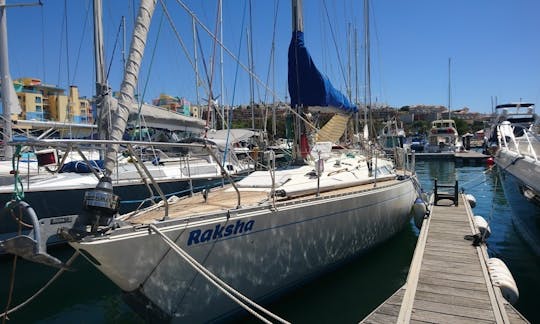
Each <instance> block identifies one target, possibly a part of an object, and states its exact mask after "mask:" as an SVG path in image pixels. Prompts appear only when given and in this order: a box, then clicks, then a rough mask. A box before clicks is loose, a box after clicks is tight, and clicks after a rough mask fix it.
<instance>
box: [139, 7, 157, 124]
mask: <svg viewBox="0 0 540 324" xmlns="http://www.w3.org/2000/svg"><path fill="white" fill-rule="evenodd" d="M162 26H163V12H162V13H161V18H160V19H159V25H158V30H157V35H156V42H155V43H154V48H153V49H152V55H151V56H150V65H149V66H148V73H147V74H146V80H145V82H144V87H143V92H142V96H141V98H140V100H139V108H138V111H137V115H138V116H139V119H138V120H137V125H136V127H140V126H141V122H140V116H141V110H142V106H143V102H144V96H145V95H146V89H148V82H149V81H150V71H151V70H152V65H153V64H154V58H155V56H156V49H157V47H158V40H159V36H160V35H161V27H162Z"/></svg>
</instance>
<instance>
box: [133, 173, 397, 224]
mask: <svg viewBox="0 0 540 324" xmlns="http://www.w3.org/2000/svg"><path fill="white" fill-rule="evenodd" d="M400 174H401V173H400ZM399 182H400V181H399V180H395V179H391V180H380V181H378V182H376V186H375V185H374V183H367V184H361V185H356V186H350V187H346V188H341V189H333V190H329V191H322V192H320V196H321V197H325V196H333V195H340V194H346V193H353V192H361V191H366V190H370V189H374V188H384V187H386V186H389V185H395V184H397V183H399ZM226 188H229V189H228V190H226ZM207 197H208V198H207V200H204V198H203V196H202V195H201V194H200V193H197V194H195V195H193V196H192V197H183V198H181V199H180V200H179V201H177V202H175V203H173V204H170V205H169V215H168V217H169V218H186V217H193V216H198V215H202V214H207V213H213V212H214V213H215V212H220V211H228V210H235V209H236V208H237V204H238V197H237V193H236V192H235V191H234V190H231V189H230V186H226V187H225V188H214V189H211V190H210V192H209V193H208V196H207ZM240 197H241V199H240V205H241V206H242V207H247V206H257V205H265V204H266V205H268V206H269V207H270V206H271V198H270V197H269V194H268V192H265V191H260V190H258V191H253V189H249V188H241V190H240ZM313 197H315V194H308V195H305V196H299V197H294V198H286V197H276V204H279V203H281V202H288V203H290V202H295V201H300V200H305V199H310V198H313ZM163 216H164V208H163V207H159V208H154V209H153V210H148V211H145V212H143V213H141V214H134V216H132V217H129V221H130V222H131V223H134V224H149V223H153V222H155V221H158V220H160V219H162V218H163Z"/></svg>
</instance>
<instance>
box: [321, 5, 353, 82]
mask: <svg viewBox="0 0 540 324" xmlns="http://www.w3.org/2000/svg"><path fill="white" fill-rule="evenodd" d="M323 6H324V11H325V13H326V17H327V19H328V25H329V27H330V32H331V35H332V40H333V42H334V47H335V49H336V54H337V55H336V56H337V60H338V65H339V68H340V70H341V76H342V77H343V82H345V84H347V78H346V77H345V75H346V74H345V70H344V68H343V63H342V62H341V57H340V55H339V48H338V45H337V41H336V35H335V32H334V28H333V25H332V23H331V22H330V15H329V14H328V8H327V6H326V0H323Z"/></svg>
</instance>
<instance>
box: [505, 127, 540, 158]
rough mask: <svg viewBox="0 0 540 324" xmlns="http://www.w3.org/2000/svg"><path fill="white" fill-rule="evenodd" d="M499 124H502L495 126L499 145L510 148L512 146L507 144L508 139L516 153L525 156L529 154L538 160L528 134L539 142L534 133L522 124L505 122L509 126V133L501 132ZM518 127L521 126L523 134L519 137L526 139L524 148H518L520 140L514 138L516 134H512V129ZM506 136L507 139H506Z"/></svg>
mask: <svg viewBox="0 0 540 324" xmlns="http://www.w3.org/2000/svg"><path fill="white" fill-rule="evenodd" d="M501 126H502V125H498V126H497V134H498V135H497V137H498V138H497V139H498V141H499V145H500V146H501V147H505V148H507V149H509V150H512V148H511V147H510V146H509V143H508V140H510V142H511V143H512V144H513V145H514V150H515V151H516V153H518V154H519V155H526V156H530V157H532V158H533V159H534V160H535V161H539V159H538V155H537V154H536V150H535V147H534V145H533V143H532V141H531V138H530V136H529V135H531V136H532V137H533V138H534V139H535V140H536V141H537V142H538V143H539V144H540V139H538V137H537V136H536V135H534V134H533V133H531V132H530V130H529V129H528V128H526V127H524V126H522V125H519V124H514V125H509V124H507V126H509V127H510V129H511V130H512V131H511V132H510V133H508V132H504V134H502V131H501ZM516 127H518V128H522V129H523V136H522V137H520V138H525V140H526V143H527V147H526V149H525V150H522V149H520V145H519V144H520V143H521V142H522V141H518V139H519V138H518V139H516V136H515V135H514V129H515V128H516ZM507 138H508V139H507ZM523 151H526V152H523Z"/></svg>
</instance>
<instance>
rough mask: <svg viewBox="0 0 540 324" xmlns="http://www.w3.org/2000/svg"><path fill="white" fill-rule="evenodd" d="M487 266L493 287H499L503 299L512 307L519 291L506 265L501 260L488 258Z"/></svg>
mask: <svg viewBox="0 0 540 324" xmlns="http://www.w3.org/2000/svg"><path fill="white" fill-rule="evenodd" d="M487 266H488V270H489V276H490V277H491V282H492V283H493V285H494V286H496V287H499V289H500V290H501V293H502V295H503V297H504V298H505V299H506V300H507V301H508V302H509V303H510V304H512V305H514V304H515V303H516V302H517V301H518V299H519V290H518V288H517V284H516V281H515V280H514V277H512V273H511V272H510V270H508V267H507V266H506V264H504V262H503V261H502V260H501V259H498V258H489V260H488V261H487Z"/></svg>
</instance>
